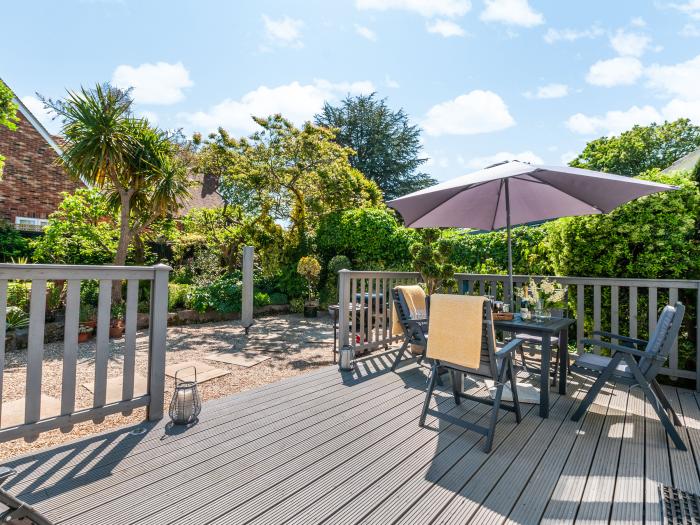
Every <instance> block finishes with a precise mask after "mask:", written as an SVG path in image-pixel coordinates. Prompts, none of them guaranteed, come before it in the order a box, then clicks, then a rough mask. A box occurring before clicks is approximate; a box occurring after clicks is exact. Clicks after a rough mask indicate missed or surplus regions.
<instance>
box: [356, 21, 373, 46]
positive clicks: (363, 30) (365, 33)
mask: <svg viewBox="0 0 700 525" xmlns="http://www.w3.org/2000/svg"><path fill="white" fill-rule="evenodd" d="M355 32H356V33H357V34H358V35H360V36H361V37H362V38H366V39H367V40H369V41H371V42H376V40H377V33H375V32H374V31H372V30H371V29H370V28H369V27H365V26H359V25H357V24H356V25H355Z"/></svg>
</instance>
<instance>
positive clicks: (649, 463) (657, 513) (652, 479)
mask: <svg viewBox="0 0 700 525" xmlns="http://www.w3.org/2000/svg"><path fill="white" fill-rule="evenodd" d="M644 437H645V443H644V463H645V468H644V476H645V481H644V520H645V523H647V524H652V523H653V524H659V525H660V524H661V523H662V520H661V505H660V503H659V496H658V490H659V487H658V485H659V483H663V484H664V485H673V477H672V475H671V462H670V461H671V460H670V457H669V454H668V445H669V443H668V439H667V438H666V431H665V430H664V428H663V426H661V422H660V421H659V418H658V416H657V415H656V412H654V409H653V408H652V407H651V405H650V404H649V402H648V401H647V400H646V399H645V400H644Z"/></svg>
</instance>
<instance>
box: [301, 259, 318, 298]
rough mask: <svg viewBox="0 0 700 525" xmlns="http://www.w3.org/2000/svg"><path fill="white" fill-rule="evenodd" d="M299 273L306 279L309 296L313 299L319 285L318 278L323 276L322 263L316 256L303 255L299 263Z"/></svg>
mask: <svg viewBox="0 0 700 525" xmlns="http://www.w3.org/2000/svg"><path fill="white" fill-rule="evenodd" d="M297 273H298V274H299V275H301V276H302V277H303V278H304V279H306V283H307V286H308V294H309V295H308V297H309V299H311V297H313V295H314V292H315V290H316V286H317V285H318V279H319V277H320V276H321V264H320V263H319V262H318V259H316V257H312V256H306V257H302V258H301V259H299V263H298V264H297Z"/></svg>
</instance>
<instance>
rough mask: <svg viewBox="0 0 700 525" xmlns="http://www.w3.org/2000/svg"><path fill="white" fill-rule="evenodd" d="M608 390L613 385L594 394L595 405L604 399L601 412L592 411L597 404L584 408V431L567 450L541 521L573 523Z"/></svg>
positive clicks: (601, 428) (608, 401)
mask: <svg viewBox="0 0 700 525" xmlns="http://www.w3.org/2000/svg"><path fill="white" fill-rule="evenodd" d="M612 390H614V387H607V388H605V389H603V391H601V393H600V394H599V395H598V396H597V398H596V402H597V403H598V406H599V407H600V405H601V404H602V403H601V401H602V400H603V399H607V402H606V403H605V404H603V405H602V406H603V408H602V410H601V412H602V413H598V412H596V411H593V410H600V408H597V409H594V408H593V407H592V408H591V409H589V410H588V411H587V412H586V416H585V417H586V420H585V421H584V428H586V429H587V431H586V433H584V434H579V435H578V436H576V441H575V442H574V446H573V447H572V449H571V453H570V454H569V457H568V458H567V460H566V463H565V464H564V468H563V469H562V471H561V472H560V474H559V478H558V481H557V484H556V485H555V487H554V491H553V492H552V494H551V496H550V499H549V502H548V504H547V506H546V507H545V510H544V513H543V515H542V520H541V522H542V523H544V524H548V525H551V524H555V523H556V524H560V523H573V521H574V519H575V517H576V511H577V510H578V506H579V502H580V500H581V496H582V494H583V491H584V489H585V487H586V480H587V479H588V473H589V471H590V468H591V463H592V461H593V457H594V454H595V450H596V447H597V446H598V443H599V441H600V440H601V439H603V437H602V432H603V425H604V423H605V418H606V415H607V412H608V408H609V405H610V401H611V399H612V395H608V393H609V392H611V391H612ZM572 482H573V483H572Z"/></svg>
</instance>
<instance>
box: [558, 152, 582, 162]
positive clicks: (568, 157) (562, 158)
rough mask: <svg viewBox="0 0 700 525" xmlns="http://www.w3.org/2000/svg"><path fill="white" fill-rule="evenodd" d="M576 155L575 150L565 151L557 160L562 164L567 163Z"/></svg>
mask: <svg viewBox="0 0 700 525" xmlns="http://www.w3.org/2000/svg"><path fill="white" fill-rule="evenodd" d="M576 157H578V153H576V152H575V151H571V150H569V151H565V152H564V153H562V154H561V156H560V157H559V160H560V161H561V163H562V164H564V165H565V166H566V165H568V164H569V162H571V161H572V160H574V159H575V158H576Z"/></svg>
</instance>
